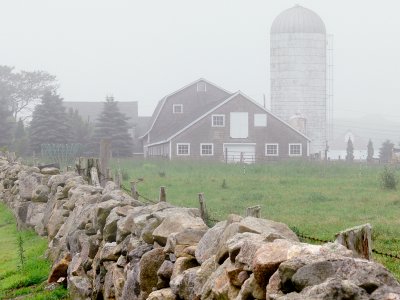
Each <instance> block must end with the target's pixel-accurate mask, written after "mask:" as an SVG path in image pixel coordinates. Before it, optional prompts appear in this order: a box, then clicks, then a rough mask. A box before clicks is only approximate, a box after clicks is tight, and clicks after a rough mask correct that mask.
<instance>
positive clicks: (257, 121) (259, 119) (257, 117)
mask: <svg viewBox="0 0 400 300" xmlns="http://www.w3.org/2000/svg"><path fill="white" fill-rule="evenodd" d="M266 126H267V115H266V114H254V127H266Z"/></svg>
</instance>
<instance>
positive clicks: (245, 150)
mask: <svg viewBox="0 0 400 300" xmlns="http://www.w3.org/2000/svg"><path fill="white" fill-rule="evenodd" d="M224 157H225V161H226V162H228V163H245V164H252V163H254V162H255V161H256V144H253V143H249V144H245V143H243V144H233V143H226V144H224Z"/></svg>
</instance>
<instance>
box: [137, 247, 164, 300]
mask: <svg viewBox="0 0 400 300" xmlns="http://www.w3.org/2000/svg"><path fill="white" fill-rule="evenodd" d="M164 260H165V256H164V252H163V249H162V248H156V249H153V250H151V251H149V252H147V253H145V254H143V256H142V258H141V259H140V273H139V285H140V296H141V299H146V298H147V297H148V295H149V294H150V293H151V292H152V291H153V288H156V287H157V282H158V278H157V271H158V269H160V267H161V265H162V264H163V262H164Z"/></svg>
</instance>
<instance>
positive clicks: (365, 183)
mask: <svg viewBox="0 0 400 300" xmlns="http://www.w3.org/2000/svg"><path fill="white" fill-rule="evenodd" d="M114 167H119V168H121V169H123V170H124V171H126V172H127V173H128V175H129V178H130V179H137V178H143V179H144V181H143V182H140V183H138V185H137V188H138V191H139V193H140V194H142V195H144V196H146V197H147V198H150V199H153V200H157V198H158V193H159V187H160V186H166V187H167V201H168V202H170V203H173V204H175V205H180V206H187V207H197V206H198V199H197V197H198V196H197V195H198V193H200V192H204V194H205V198H206V201H207V206H208V209H209V212H210V214H211V216H212V217H213V218H216V219H219V220H221V219H224V218H225V217H226V216H227V215H228V214H230V213H237V214H241V215H243V214H244V211H245V208H246V207H249V206H253V205H258V204H259V205H261V206H262V211H261V214H262V217H264V218H268V219H272V220H275V221H280V222H284V223H286V224H288V225H289V226H291V227H296V228H297V229H298V230H300V232H302V233H304V234H307V235H311V236H314V237H318V238H321V239H327V240H331V239H333V237H334V234H335V233H337V232H339V231H341V230H343V229H346V228H349V227H352V226H356V225H360V224H364V223H371V224H372V226H373V239H374V248H376V249H378V250H380V251H383V252H389V253H393V254H400V226H399V225H400V218H399V213H400V191H396V190H384V189H382V188H381V185H380V174H381V173H382V171H383V166H377V165H366V164H365V163H364V164H359V163H354V164H350V165H348V164H345V163H333V162H332V163H328V164H325V163H322V162H314V163H310V162H301V161H293V162H282V163H270V164H261V165H246V166H245V167H243V165H233V164H231V165H225V164H210V163H199V162H179V163H178V162H168V161H152V160H147V161H138V160H116V161H115V162H114ZM395 172H396V176H399V173H400V172H399V170H395ZM224 181H225V183H224ZM124 185H125V186H126V187H128V186H129V180H126V181H125V182H124ZM374 259H376V260H377V261H379V262H381V263H383V264H384V265H385V266H386V267H388V268H389V269H390V270H391V271H392V272H394V273H395V275H396V276H397V278H400V261H399V260H397V261H396V260H393V259H386V258H384V257H381V256H378V255H375V256H374Z"/></svg>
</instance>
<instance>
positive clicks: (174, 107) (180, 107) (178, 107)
mask: <svg viewBox="0 0 400 300" xmlns="http://www.w3.org/2000/svg"><path fill="white" fill-rule="evenodd" d="M172 112H173V113H174V114H181V113H183V104H174V105H172Z"/></svg>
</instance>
